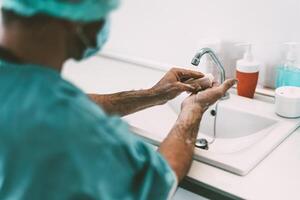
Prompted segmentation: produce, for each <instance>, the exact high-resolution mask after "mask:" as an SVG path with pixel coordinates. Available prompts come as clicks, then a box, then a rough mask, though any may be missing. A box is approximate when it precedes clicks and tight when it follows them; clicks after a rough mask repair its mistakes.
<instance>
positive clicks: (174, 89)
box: [152, 68, 212, 102]
mask: <svg viewBox="0 0 300 200" xmlns="http://www.w3.org/2000/svg"><path fill="white" fill-rule="evenodd" d="M203 77H204V74H202V73H201V72H197V71H192V70H186V69H180V68H172V69H171V70H170V71H168V72H167V74H166V75H165V76H164V77H163V78H162V79H161V80H160V81H159V82H158V83H157V84H156V85H155V86H154V87H153V88H152V90H154V91H155V92H156V93H158V94H159V95H160V96H161V97H162V98H163V99H164V102H166V101H169V100H171V99H173V98H175V97H177V96H178V95H180V94H181V93H182V92H191V93H196V92H198V91H200V90H203V89H207V88H209V87H211V86H212V85H211V83H210V81H208V80H207V79H204V78H203Z"/></svg>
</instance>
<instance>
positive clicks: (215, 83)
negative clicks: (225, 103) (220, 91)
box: [212, 81, 220, 87]
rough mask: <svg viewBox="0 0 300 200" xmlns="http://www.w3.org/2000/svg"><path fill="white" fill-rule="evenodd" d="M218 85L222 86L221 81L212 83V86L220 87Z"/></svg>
mask: <svg viewBox="0 0 300 200" xmlns="http://www.w3.org/2000/svg"><path fill="white" fill-rule="evenodd" d="M218 86H220V83H219V82H217V81H214V82H213V83H212V87H218Z"/></svg>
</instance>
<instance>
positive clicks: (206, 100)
mask: <svg viewBox="0 0 300 200" xmlns="http://www.w3.org/2000/svg"><path fill="white" fill-rule="evenodd" d="M235 83H236V80H235V79H229V80H226V81H225V82H224V83H223V84H222V85H218V84H217V83H214V84H213V87H212V88H209V89H207V90H205V91H201V92H199V93H197V94H192V95H191V96H189V97H187V98H186V99H185V100H184V101H183V103H182V106H181V109H182V110H184V109H186V108H188V109H189V108H191V107H199V108H200V109H201V112H202V113H203V112H205V111H206V110H207V109H208V108H209V106H211V105H213V104H214V103H215V102H216V101H218V100H219V99H221V98H222V97H223V96H224V95H225V94H226V92H227V91H228V90H229V89H230V88H231V87H232V86H234V84H235Z"/></svg>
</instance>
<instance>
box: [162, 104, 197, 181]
mask: <svg viewBox="0 0 300 200" xmlns="http://www.w3.org/2000/svg"><path fill="white" fill-rule="evenodd" d="M201 110H202V109H201V108H196V107H195V108H191V110H188V111H185V112H182V113H181V114H180V116H179V117H178V119H177V121H176V123H175V125H174V127H173V128H172V130H171V131H170V133H169V135H168V137H167V138H166V139H165V140H164V141H163V142H162V144H161V145H160V147H159V152H160V153H161V154H162V155H163V156H164V157H165V159H166V160H167V161H168V163H169V164H170V166H171V167H172V169H173V170H174V172H175V173H176V175H177V177H178V180H179V181H181V180H182V179H183V178H184V177H185V176H186V174H187V173H188V171H189V169H190V166H191V163H192V159H193V153H194V148H195V145H194V144H195V141H196V139H197V135H198V130H199V125H200V121H201V118H202V111H201Z"/></svg>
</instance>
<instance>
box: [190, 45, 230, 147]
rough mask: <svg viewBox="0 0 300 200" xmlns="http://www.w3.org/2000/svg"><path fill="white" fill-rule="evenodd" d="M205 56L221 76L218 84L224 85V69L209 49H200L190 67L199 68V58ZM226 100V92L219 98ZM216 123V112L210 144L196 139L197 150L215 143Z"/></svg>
mask: <svg viewBox="0 0 300 200" xmlns="http://www.w3.org/2000/svg"><path fill="white" fill-rule="evenodd" d="M205 54H209V55H210V57H211V59H212V60H213V61H214V63H215V64H216V65H217V68H218V71H219V73H220V75H221V76H220V77H221V78H220V79H221V80H220V82H221V84H222V83H224V81H225V69H224V67H223V65H222V63H221V62H220V60H219V58H218V57H217V56H216V54H215V53H214V51H213V50H212V49H210V48H203V49H201V50H200V51H199V52H198V53H197V54H196V55H195V56H194V58H193V60H192V65H194V66H199V64H200V61H201V58H202V56H204V55H205ZM226 99H229V93H228V92H227V93H226V94H225V95H224V96H223V97H222V98H221V100H226ZM218 104H219V102H217V104H216V109H215V111H217V110H218ZM216 123H217V112H216V114H215V118H214V135H213V140H212V141H211V142H208V141H207V139H204V138H200V139H197V141H196V143H195V146H196V147H197V148H200V149H203V150H208V148H209V145H210V144H212V143H214V142H215V140H216Z"/></svg>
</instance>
